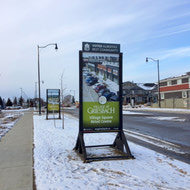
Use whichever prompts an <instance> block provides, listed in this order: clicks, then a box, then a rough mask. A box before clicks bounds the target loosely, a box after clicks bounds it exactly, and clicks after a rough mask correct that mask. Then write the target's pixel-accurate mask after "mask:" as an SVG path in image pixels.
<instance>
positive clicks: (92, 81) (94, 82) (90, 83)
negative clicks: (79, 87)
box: [88, 78, 98, 86]
mask: <svg viewBox="0 0 190 190" xmlns="http://www.w3.org/2000/svg"><path fill="white" fill-rule="evenodd" d="M97 82H98V79H97V78H93V79H92V80H90V81H89V82H88V86H91V85H93V84H96V83H97Z"/></svg>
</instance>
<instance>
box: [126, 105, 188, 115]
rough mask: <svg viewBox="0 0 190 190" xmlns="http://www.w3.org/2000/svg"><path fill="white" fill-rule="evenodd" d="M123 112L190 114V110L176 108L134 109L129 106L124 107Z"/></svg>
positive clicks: (141, 107) (139, 107) (142, 107)
mask: <svg viewBox="0 0 190 190" xmlns="http://www.w3.org/2000/svg"><path fill="white" fill-rule="evenodd" d="M123 110H138V111H163V112H164V111H166V112H184V113H190V109H177V108H176V109H174V108H152V107H146V106H143V105H142V106H138V107H136V108H132V107H131V106H129V105H126V106H123Z"/></svg>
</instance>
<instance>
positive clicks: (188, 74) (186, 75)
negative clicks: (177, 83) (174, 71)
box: [161, 71, 190, 81]
mask: <svg viewBox="0 0 190 190" xmlns="http://www.w3.org/2000/svg"><path fill="white" fill-rule="evenodd" d="M185 77H190V71H189V72H186V73H185V74H182V75H178V76H172V77H168V78H165V79H162V80H161V81H165V80H170V79H177V78H185Z"/></svg>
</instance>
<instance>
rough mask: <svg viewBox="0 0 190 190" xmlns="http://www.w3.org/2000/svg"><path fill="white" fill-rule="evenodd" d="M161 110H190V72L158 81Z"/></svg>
mask: <svg viewBox="0 0 190 190" xmlns="http://www.w3.org/2000/svg"><path fill="white" fill-rule="evenodd" d="M160 96H161V107H162V108H190V72H187V73H186V74H184V75H181V76H175V77H170V78H166V79H163V80H161V81H160Z"/></svg>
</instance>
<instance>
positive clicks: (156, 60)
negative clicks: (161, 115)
mask: <svg viewBox="0 0 190 190" xmlns="http://www.w3.org/2000/svg"><path fill="white" fill-rule="evenodd" d="M149 59H150V60H152V61H154V62H156V63H157V70H158V106H159V108H160V107H161V104H160V69H159V59H153V58H151V57H146V62H148V60H149Z"/></svg>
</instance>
